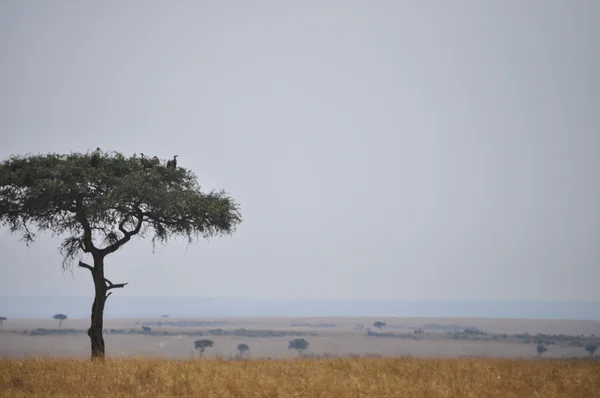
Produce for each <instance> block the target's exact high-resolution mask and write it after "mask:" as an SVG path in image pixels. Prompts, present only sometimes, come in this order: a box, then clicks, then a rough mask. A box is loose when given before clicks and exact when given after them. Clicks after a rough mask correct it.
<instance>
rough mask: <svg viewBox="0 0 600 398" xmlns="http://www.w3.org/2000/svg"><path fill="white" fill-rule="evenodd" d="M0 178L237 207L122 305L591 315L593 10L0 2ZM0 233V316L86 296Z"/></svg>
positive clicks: (43, 243) (501, 4)
mask: <svg viewBox="0 0 600 398" xmlns="http://www.w3.org/2000/svg"><path fill="white" fill-rule="evenodd" d="M0 57H1V61H0V158H1V159H5V158H6V157H8V156H9V155H10V154H24V153H38V152H49V151H56V152H69V151H86V150H88V149H93V148H95V147H97V146H99V147H101V148H102V149H104V150H118V151H121V152H123V153H125V154H128V155H131V154H133V153H138V154H139V153H140V152H144V153H146V154H148V155H150V156H152V155H158V156H159V157H161V158H164V159H166V158H170V157H171V156H172V155H174V154H178V155H180V157H179V164H180V165H181V166H183V167H186V168H191V169H192V170H194V172H195V173H196V174H197V175H198V176H199V179H200V182H201V184H202V186H203V187H204V188H205V189H211V188H224V189H226V190H227V191H228V192H230V193H231V194H232V195H233V196H234V197H235V198H236V200H237V201H238V202H239V203H240V204H241V210H242V214H243V216H244V219H245V220H244V222H243V223H242V224H241V225H240V227H239V228H238V231H237V232H236V233H235V234H234V235H233V237H227V238H223V239H215V240H212V241H210V242H206V241H204V242H201V243H200V244H197V245H194V246H190V247H189V248H186V244H185V243H183V242H174V243H172V244H170V245H169V246H167V247H161V246H158V247H157V249H156V253H155V254H152V246H151V244H150V242H149V240H147V241H142V240H137V241H135V242H132V243H130V244H128V245H127V246H125V247H124V248H123V249H121V250H120V251H119V252H117V253H115V254H114V255H112V256H111V257H108V258H107V260H106V261H107V277H108V278H110V279H112V280H113V281H114V282H125V281H127V282H130V285H129V286H127V287H126V288H125V289H123V290H119V291H118V292H117V294H119V295H124V296H125V295H129V296H150V295H163V296H189V295H195V296H213V297H255V298H319V299H328V298H356V299H358V298H385V299H409V300H413V299H414V300H419V299H431V300H452V299H466V300H502V299H506V300H519V299H520V300H595V301H599V300H600V289H599V288H598V284H599V281H600V213H599V211H598V210H599V204H600V177H599V176H598V174H599V172H600V129H599V127H600V2H599V1H597V0H589V1H587V0H577V1H550V0H535V1H522V0H510V1H509V0H504V1H480V0H473V1H462V0H455V1H442V0H440V1H398V0H394V1H392V0H390V1H375V0H373V1H348V0H344V1H342V0H336V1H327V0H318V1H316V0H309V1H275V0H272V1H260V0H259V1H246V0H238V1H224V0H219V1H127V2H123V1H102V2H100V1H97V2H91V1H74V0H73V1H58V0H54V1H41V0H38V1H21V0H3V1H1V2H0ZM58 245H59V240H58V239H53V238H51V237H49V236H46V237H43V238H40V239H39V240H38V241H37V242H36V243H35V244H34V245H33V246H32V247H31V248H30V249H27V248H26V247H25V245H24V244H23V243H21V242H19V236H17V235H10V234H9V233H8V231H7V229H6V228H3V229H2V230H1V231H0V252H1V253H2V257H1V260H0V294H1V295H53V296H71V295H73V296H82V295H86V296H90V295H91V294H92V292H93V284H92V281H91V277H90V275H89V272H88V271H86V270H82V269H76V270H74V273H73V277H72V276H71V274H69V273H63V272H62V271H61V268H60V263H61V258H60V256H59V254H58V251H57V247H58Z"/></svg>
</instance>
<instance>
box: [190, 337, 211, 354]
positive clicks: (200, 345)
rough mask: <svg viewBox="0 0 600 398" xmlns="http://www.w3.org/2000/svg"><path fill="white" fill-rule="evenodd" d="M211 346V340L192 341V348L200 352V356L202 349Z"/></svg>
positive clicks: (202, 352)
mask: <svg viewBox="0 0 600 398" xmlns="http://www.w3.org/2000/svg"><path fill="white" fill-rule="evenodd" d="M212 346H213V341H212V340H196V341H194V348H195V349H196V350H198V351H199V352H200V358H202V354H204V350H206V349H207V348H210V347H212Z"/></svg>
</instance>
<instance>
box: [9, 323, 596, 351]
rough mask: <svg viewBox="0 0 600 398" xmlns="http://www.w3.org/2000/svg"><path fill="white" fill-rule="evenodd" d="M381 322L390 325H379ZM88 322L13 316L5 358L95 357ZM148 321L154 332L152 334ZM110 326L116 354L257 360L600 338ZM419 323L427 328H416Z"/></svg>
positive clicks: (527, 328)
mask: <svg viewBox="0 0 600 398" xmlns="http://www.w3.org/2000/svg"><path fill="white" fill-rule="evenodd" d="M375 321H383V322H385V323H386V325H385V326H384V327H382V328H381V329H377V328H376V327H374V326H373V323H374V322H375ZM182 324H188V326H184V327H182V326H180V325H182ZM359 325H362V327H361V326H359ZM88 326H89V320H88V319H67V320H66V321H64V322H63V325H62V328H61V330H60V331H59V330H58V321H56V320H54V319H51V318H50V319H14V320H11V319H8V320H6V321H5V322H4V330H3V331H2V332H0V357H5V358H21V357H40V356H52V357H88V356H89V353H90V345H89V338H88V336H87V335H86V334H85V331H86V330H87V327H88ZM142 326H146V327H149V328H150V329H151V332H149V333H144V332H143V329H142ZM40 329H41V332H36V330H40ZM104 329H105V335H104V337H105V341H106V348H107V355H108V356H111V357H163V358H171V359H190V358H192V356H193V355H197V353H194V350H193V342H194V341H195V340H198V339H210V340H212V341H213V342H214V347H212V348H209V349H207V350H206V352H205V353H204V356H205V357H209V358H210V357H213V358H214V357H221V358H234V357H236V356H237V355H239V353H238V351H237V346H238V344H240V343H246V344H247V345H248V346H249V347H250V350H249V357H250V358H255V359H259V358H282V359H283V358H297V357H298V353H297V352H296V351H294V350H290V349H288V342H289V341H290V340H292V339H294V338H297V337H298V338H304V339H306V340H307V341H308V342H309V347H308V349H307V350H306V351H305V352H304V353H303V355H308V356H327V355H329V356H334V357H345V356H350V355H354V356H386V357H405V356H410V357H417V358H460V357H492V358H494V357H498V358H532V357H535V356H536V355H537V352H536V346H537V343H536V340H538V339H542V340H545V343H544V344H546V345H547V348H548V351H547V352H545V353H544V354H543V356H544V357H549V358H572V357H586V356H589V354H588V353H587V352H586V351H585V349H584V348H583V347H584V346H585V344H587V343H590V342H600V340H598V337H597V336H600V321H584V320H530V319H484V318H386V317H380V318H374V317H318V318H296V317H294V318H292V317H289V318H287V317H263V318H258V317H251V318H250V317H248V318H239V317H238V318H166V317H165V318H145V319H107V320H105V323H104ZM368 329H370V331H371V335H369V332H368V331H367V330H368ZM419 329H421V331H422V333H415V331H419ZM465 329H468V330H476V331H477V332H476V333H475V334H472V333H465ZM253 333H254V334H257V335H258V336H262V335H263V333H264V334H267V336H266V337H258V336H257V335H253ZM538 334H542V335H541V336H537V335H538Z"/></svg>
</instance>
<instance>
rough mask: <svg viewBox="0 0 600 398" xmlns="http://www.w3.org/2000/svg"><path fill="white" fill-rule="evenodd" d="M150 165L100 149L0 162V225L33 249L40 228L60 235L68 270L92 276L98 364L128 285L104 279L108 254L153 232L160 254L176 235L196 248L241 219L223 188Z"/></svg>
mask: <svg viewBox="0 0 600 398" xmlns="http://www.w3.org/2000/svg"><path fill="white" fill-rule="evenodd" d="M144 160H147V159H143V158H142V159H140V158H138V157H137V156H136V155H134V156H132V157H125V156H124V155H122V154H121V153H118V152H112V153H101V152H100V151H96V152H95V153H94V154H93V155H91V154H89V153H87V154H81V153H71V154H68V155H59V154H41V155H27V156H11V157H10V158H8V159H7V160H5V161H3V162H2V163H0V224H2V225H5V226H7V227H8V228H9V229H10V231H11V233H20V234H21V235H22V240H24V241H25V243H26V244H27V245H28V246H29V244H30V243H32V242H33V241H34V240H35V238H36V234H35V232H37V231H48V232H51V233H52V234H53V236H60V237H62V238H63V240H62V243H61V245H60V249H59V250H60V253H61V254H62V256H63V264H62V265H63V269H70V267H71V266H72V264H73V263H77V265H78V266H79V267H81V268H85V269H87V270H89V271H90V273H91V275H92V278H93V281H94V290H95V296H94V302H93V304H92V311H91V325H90V328H89V329H88V335H89V337H90V340H91V352H92V359H95V358H103V357H104V354H105V345H104V338H103V335H102V327H103V315H104V306H105V303H106V299H107V298H108V296H110V294H111V293H112V292H111V290H113V289H117V288H122V287H124V286H125V285H127V283H112V282H111V281H110V280H108V279H107V278H106V277H105V273H104V271H105V268H104V265H105V259H106V257H107V256H108V255H110V254H112V253H114V252H116V251H117V250H119V249H120V248H121V247H123V245H125V244H126V243H127V242H129V241H130V240H131V239H132V238H134V237H142V238H143V237H146V236H147V235H151V236H152V247H153V250H154V247H155V243H156V242H160V243H165V242H167V241H168V240H169V239H170V238H173V237H176V236H183V237H185V238H187V240H188V242H189V243H192V242H194V241H197V240H198V239H200V238H206V239H208V238H210V237H213V236H217V235H225V234H231V233H233V231H234V230H235V227H236V225H238V224H239V223H240V222H241V221H242V218H241V214H240V212H239V206H238V205H237V204H236V203H235V201H234V200H233V199H232V198H230V197H229V196H228V195H227V194H226V193H225V192H224V191H211V192H209V193H203V192H201V191H200V186H199V185H198V181H197V177H196V176H195V175H194V173H193V172H192V171H190V170H187V169H185V168H182V167H177V168H167V167H165V166H163V165H162V164H161V163H160V162H159V161H158V160H157V161H156V162H148V161H144ZM36 230H37V231H36ZM34 231H35V232H34ZM83 256H88V257H91V260H92V262H90V263H88V262H84V261H82V260H84V258H83ZM77 260H78V261H77Z"/></svg>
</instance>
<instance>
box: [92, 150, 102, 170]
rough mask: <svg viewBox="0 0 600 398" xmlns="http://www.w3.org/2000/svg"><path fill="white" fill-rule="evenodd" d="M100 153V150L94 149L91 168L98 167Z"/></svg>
mask: <svg viewBox="0 0 600 398" xmlns="http://www.w3.org/2000/svg"><path fill="white" fill-rule="evenodd" d="M100 153H101V151H100V148H96V150H95V151H94V153H93V154H92V166H93V167H98V165H99V164H100Z"/></svg>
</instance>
